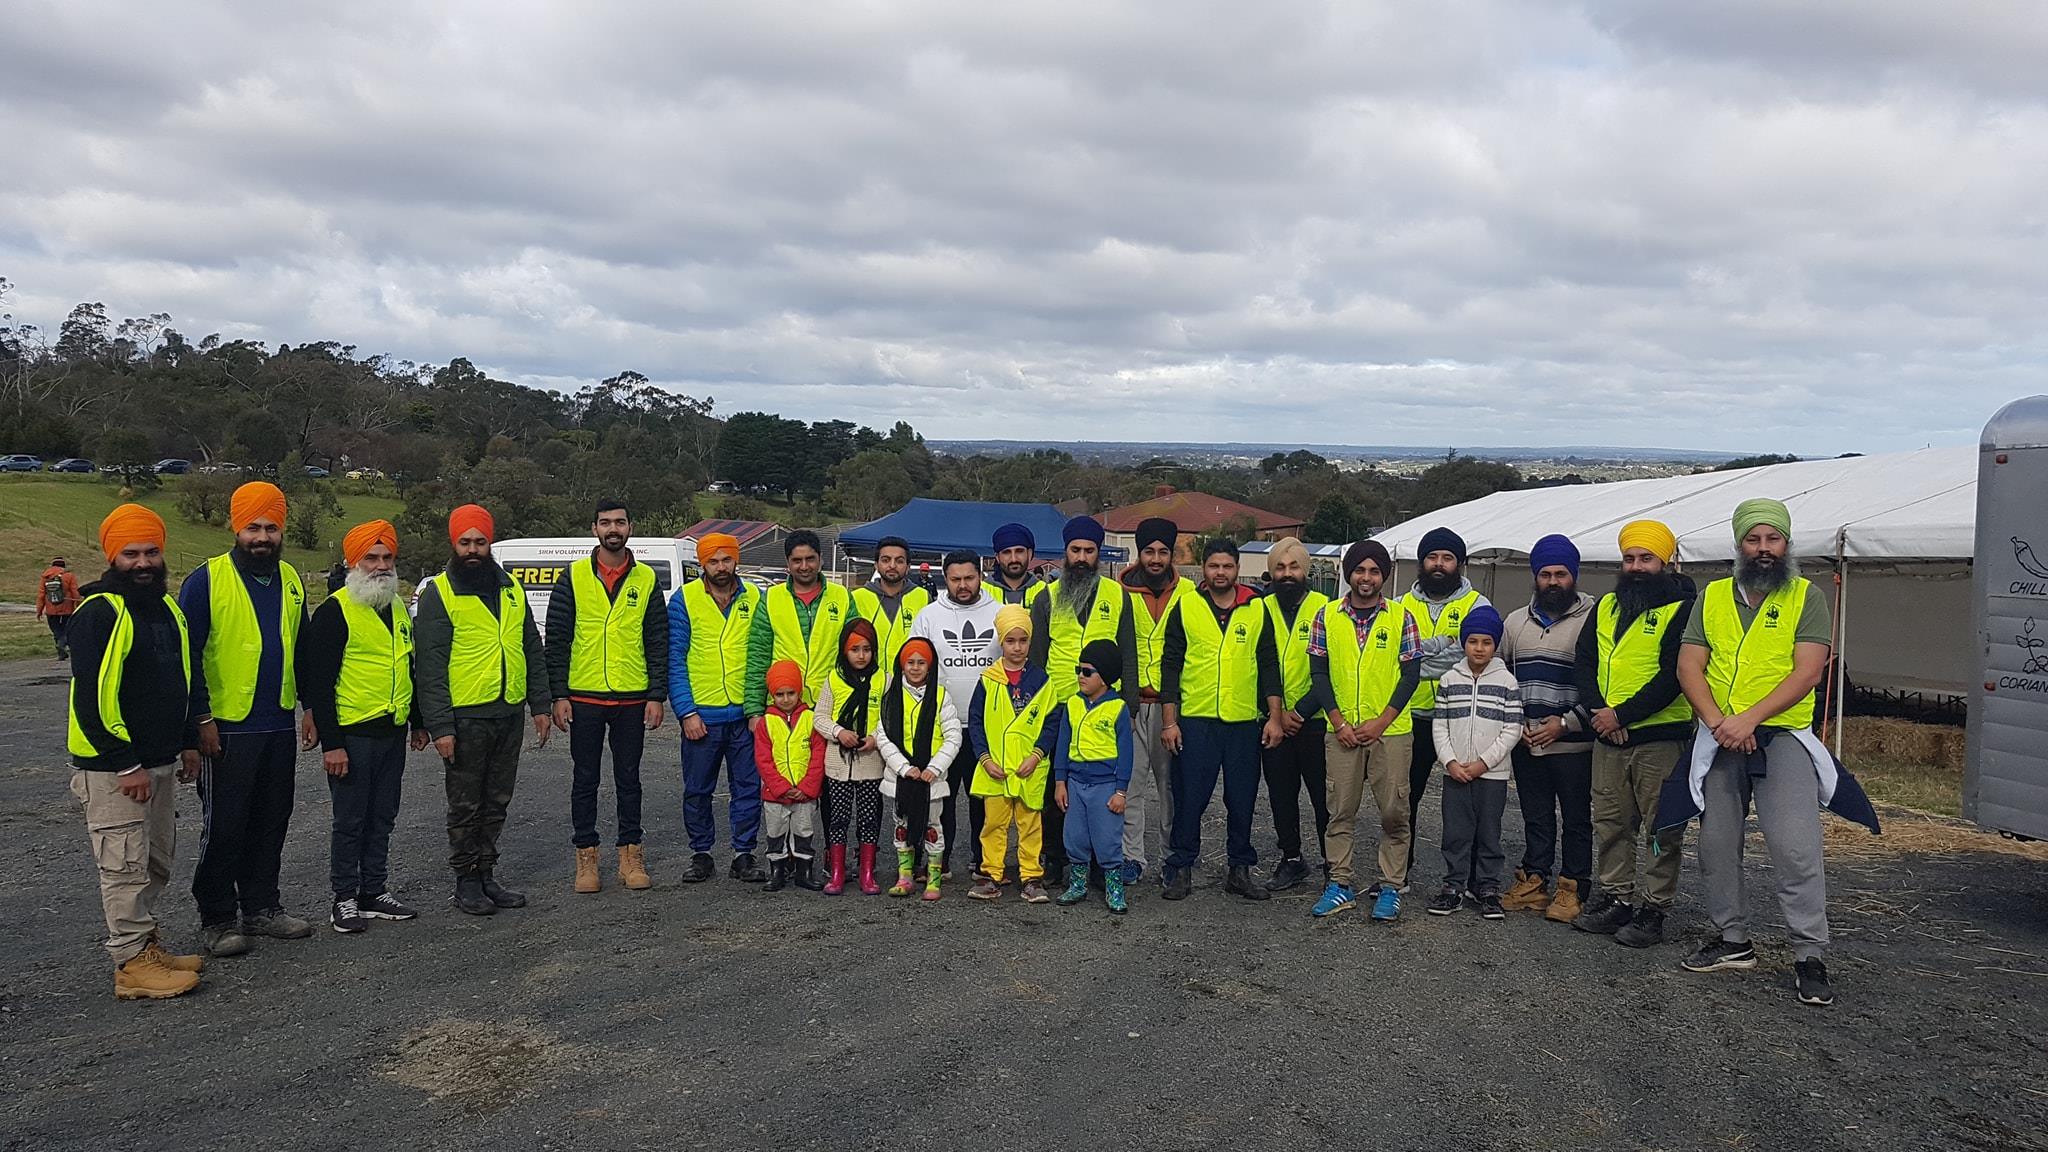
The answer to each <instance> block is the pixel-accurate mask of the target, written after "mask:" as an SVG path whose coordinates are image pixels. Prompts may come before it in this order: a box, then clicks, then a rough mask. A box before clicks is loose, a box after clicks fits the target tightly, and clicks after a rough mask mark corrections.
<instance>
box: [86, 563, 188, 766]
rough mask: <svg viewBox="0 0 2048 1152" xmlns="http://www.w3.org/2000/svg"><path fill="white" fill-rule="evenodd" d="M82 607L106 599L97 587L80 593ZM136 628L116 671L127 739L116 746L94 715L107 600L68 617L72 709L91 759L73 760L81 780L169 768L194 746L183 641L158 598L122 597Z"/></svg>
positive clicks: (110, 616) (108, 630) (108, 627)
mask: <svg viewBox="0 0 2048 1152" xmlns="http://www.w3.org/2000/svg"><path fill="white" fill-rule="evenodd" d="M78 591H79V597H80V599H81V600H84V599H85V598H87V597H90V596H92V595H93V594H94V593H97V592H107V591H111V590H110V589H108V588H106V587H105V586H104V585H103V584H102V583H100V582H97V581H95V582H94V583H91V584H88V585H86V586H85V587H83V588H81V589H79V590H78ZM127 603H128V614H129V616H130V617H131V618H132V619H133V620H134V623H135V643H134V645H133V647H131V648H130V649H129V650H128V660H127V663H125V664H124V665H123V666H122V668H121V718H122V719H123V720H124V721H126V723H127V725H128V739H127V740H125V741H123V740H119V739H116V738H115V737H114V735H113V734H112V733H110V732H108V731H107V726H106V721H105V719H104V718H103V717H102V716H101V715H100V708H99V678H100V664H101V662H102V661H103V660H105V659H106V654H107V642H108V641H109V640H110V639H111V638H112V636H113V632H114V606H113V605H112V604H109V603H107V602H106V601H105V600H93V601H91V602H90V603H86V604H85V605H84V606H83V607H81V608H79V610H78V611H76V612H74V613H72V616H71V625H70V628H71V633H70V640H71V701H72V707H73V708H74V709H75V710H76V713H77V716H78V726H79V728H80V730H82V731H83V732H84V733H85V738H86V740H87V741H88V742H89V743H91V744H92V746H93V748H94V749H96V750H97V755H93V756H78V755H76V754H74V755H73V756H72V757H71V763H72V765H73V766H74V767H77V768H81V769H83V770H85V771H87V772H125V771H127V770H128V769H130V768H135V767H138V766H139V767H144V768H157V767H161V766H163V765H165V764H171V763H175V762H176V761H177V759H178V753H180V752H182V751H184V750H185V749H187V748H196V747H198V745H199V729H198V725H196V724H194V723H193V722H192V717H193V715H194V713H193V710H192V709H193V700H192V692H191V690H190V688H189V687H188V686H187V685H186V683H185V655H184V651H183V649H184V647H185V644H184V640H183V638H182V637H181V636H180V635H179V632H178V621H177V619H176V618H175V617H173V616H172V615H171V609H170V606H169V605H168V604H166V603H164V600H163V597H162V596H160V595H155V594H152V595H148V596H131V597H128V600H127Z"/></svg>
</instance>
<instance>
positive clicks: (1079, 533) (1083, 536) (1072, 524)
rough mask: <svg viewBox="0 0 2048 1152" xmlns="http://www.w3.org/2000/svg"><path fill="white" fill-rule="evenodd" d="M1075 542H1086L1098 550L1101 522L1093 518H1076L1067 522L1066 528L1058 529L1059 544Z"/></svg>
mask: <svg viewBox="0 0 2048 1152" xmlns="http://www.w3.org/2000/svg"><path fill="white" fill-rule="evenodd" d="M1076 540H1086V541H1088V542H1089V543H1091V544H1093V545H1095V546H1096V547H1098V548H1099V547H1101V546H1102V521H1100V520H1097V519H1096V518H1095V517H1093V516H1076V517H1074V518H1073V519H1072V520H1069V521H1067V526H1066V527H1065V528H1062V529H1060V542H1061V543H1063V544H1072V543H1073V542H1074V541H1076Z"/></svg>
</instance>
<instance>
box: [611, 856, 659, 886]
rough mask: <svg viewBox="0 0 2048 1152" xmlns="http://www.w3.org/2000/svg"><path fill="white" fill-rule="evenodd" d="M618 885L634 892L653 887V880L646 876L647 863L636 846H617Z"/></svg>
mask: <svg viewBox="0 0 2048 1152" xmlns="http://www.w3.org/2000/svg"><path fill="white" fill-rule="evenodd" d="M619 883H621V884H624V885H625V886H626V887H628V888H631V889H632V890H634V891H635V892H638V891H640V890H642V889H645V888H652V887H654V878H653V877H652V876H649V875H648V874H647V862H646V860H645V859H643V858H642V856H641V852H640V846H639V845H638V844H621V845H619Z"/></svg>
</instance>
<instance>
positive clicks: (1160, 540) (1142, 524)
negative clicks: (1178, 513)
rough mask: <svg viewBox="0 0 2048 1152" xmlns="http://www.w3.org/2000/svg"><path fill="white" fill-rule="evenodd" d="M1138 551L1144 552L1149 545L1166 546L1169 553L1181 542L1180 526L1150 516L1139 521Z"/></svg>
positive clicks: (1162, 518)
mask: <svg viewBox="0 0 2048 1152" xmlns="http://www.w3.org/2000/svg"><path fill="white" fill-rule="evenodd" d="M1134 535H1136V536H1137V542H1138V551H1140V552H1143V551H1144V550H1145V546H1146V545H1147V544H1164V545H1166V550H1167V551H1168V552H1171V551H1173V548H1174V545H1175V544H1176V543H1178V542H1179V540H1180V525H1178V524H1175V523H1174V522H1173V521H1171V520H1168V519H1166V518H1165V517H1163V516H1148V517H1146V518H1145V519H1143V520H1140V521H1138V531H1137V532H1136V533H1135V534H1134Z"/></svg>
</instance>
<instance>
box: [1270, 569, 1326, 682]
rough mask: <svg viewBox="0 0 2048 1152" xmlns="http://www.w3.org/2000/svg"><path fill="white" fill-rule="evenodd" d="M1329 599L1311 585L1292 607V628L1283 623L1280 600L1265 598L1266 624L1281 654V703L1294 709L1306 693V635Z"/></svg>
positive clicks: (1284, 618) (1307, 672)
mask: <svg viewBox="0 0 2048 1152" xmlns="http://www.w3.org/2000/svg"><path fill="white" fill-rule="evenodd" d="M1329 602H1330V598H1329V597H1328V596H1325V595H1323V594H1322V593H1321V592H1318V591H1316V590H1315V589H1313V588H1311V589H1309V590H1308V591H1307V592H1306V593H1304V594H1303V595H1302V597H1301V603H1300V604H1299V605H1297V606H1296V607H1295V609H1294V627H1292V628H1289V627H1288V626H1287V623H1286V613H1285V612H1284V611H1283V610H1282V609H1281V607H1280V601H1279V600H1278V599H1277V598H1276V597H1274V596H1272V595H1268V596H1267V597H1266V611H1267V615H1268V616H1269V617H1270V618H1271V619H1270V620H1269V621H1268V623H1269V624H1270V625H1271V627H1272V629H1273V647H1274V648H1275V649H1277V650H1278V651H1279V653H1280V703H1281V704H1282V705H1283V706H1285V707H1286V708H1287V710H1288V711H1290V712H1291V711H1293V710H1294V706H1295V705H1296V704H1299V703H1301V698H1302V697H1303V696H1306V695H1308V688H1309V671H1308V634H1309V629H1310V628H1312V627H1313V626H1314V625H1315V620H1316V614H1317V613H1319V612H1321V611H1322V610H1323V606H1324V605H1325V604H1328V603H1329Z"/></svg>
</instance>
